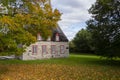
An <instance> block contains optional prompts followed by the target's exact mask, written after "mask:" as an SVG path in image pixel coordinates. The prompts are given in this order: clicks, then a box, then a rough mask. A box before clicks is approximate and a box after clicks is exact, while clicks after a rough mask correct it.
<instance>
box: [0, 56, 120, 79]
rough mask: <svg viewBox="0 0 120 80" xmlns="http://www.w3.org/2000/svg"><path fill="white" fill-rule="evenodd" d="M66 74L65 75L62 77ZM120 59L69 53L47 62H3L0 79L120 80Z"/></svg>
mask: <svg viewBox="0 0 120 80" xmlns="http://www.w3.org/2000/svg"><path fill="white" fill-rule="evenodd" d="M63 74H64V75H63ZM119 75H120V59H118V60H116V61H115V60H114V61H111V60H106V59H100V57H99V56H95V55H84V54H82V55H78V54H70V56H69V57H68V58H55V59H45V60H29V61H22V60H0V80H8V79H9V80H16V78H17V80H120V76H119Z"/></svg>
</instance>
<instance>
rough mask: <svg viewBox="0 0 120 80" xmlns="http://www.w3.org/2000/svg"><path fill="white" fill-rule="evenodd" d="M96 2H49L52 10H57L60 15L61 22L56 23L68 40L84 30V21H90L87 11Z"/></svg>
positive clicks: (81, 0) (64, 0)
mask: <svg viewBox="0 0 120 80" xmlns="http://www.w3.org/2000/svg"><path fill="white" fill-rule="evenodd" d="M95 1H96V0H51V4H52V7H53V9H55V8H57V9H58V10H59V11H60V12H61V13H62V16H61V21H59V22H58V24H59V25H60V27H61V29H62V30H63V32H64V33H65V35H66V36H67V38H68V39H69V40H72V39H73V38H74V37H75V35H76V33H77V32H78V31H79V30H81V29H82V28H86V23H85V22H86V21H87V20H89V19H90V16H91V15H90V14H89V13H88V9H89V8H90V7H91V5H92V4H94V2H95Z"/></svg>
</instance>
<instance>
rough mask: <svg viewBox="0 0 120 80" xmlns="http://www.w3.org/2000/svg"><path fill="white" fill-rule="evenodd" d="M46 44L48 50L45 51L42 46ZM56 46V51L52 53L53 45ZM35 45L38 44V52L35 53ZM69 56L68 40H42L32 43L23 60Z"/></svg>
mask: <svg viewBox="0 0 120 80" xmlns="http://www.w3.org/2000/svg"><path fill="white" fill-rule="evenodd" d="M45 45H46V52H45V53H43V50H42V46H45ZM52 45H53V46H55V48H56V49H55V51H54V53H52V48H51V46H52ZM33 46H37V53H33ZM68 56H69V44H68V42H46V41H40V42H36V43H34V44H31V45H30V46H29V47H27V49H26V52H24V53H23V55H22V57H21V59H22V60H35V59H46V58H60V57H68Z"/></svg>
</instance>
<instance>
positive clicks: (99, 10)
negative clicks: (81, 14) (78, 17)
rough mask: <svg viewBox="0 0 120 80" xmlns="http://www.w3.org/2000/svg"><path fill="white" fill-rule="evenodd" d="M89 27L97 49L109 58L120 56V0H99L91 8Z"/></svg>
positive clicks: (98, 52) (100, 53) (97, 51)
mask: <svg viewBox="0 0 120 80" xmlns="http://www.w3.org/2000/svg"><path fill="white" fill-rule="evenodd" d="M89 13H91V14H92V19H91V20H89V21H87V25H88V27H87V29H88V31H89V32H90V33H91V34H92V39H93V42H94V47H95V51H96V53H97V54H98V55H101V56H105V57H108V58H112V57H120V0H97V1H96V2H95V4H93V5H92V7H91V8H90V9H89Z"/></svg>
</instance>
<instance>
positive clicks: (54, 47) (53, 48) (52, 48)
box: [51, 45, 56, 54]
mask: <svg viewBox="0 0 120 80" xmlns="http://www.w3.org/2000/svg"><path fill="white" fill-rule="evenodd" d="M51 53H52V54H55V53H56V46H55V45H51Z"/></svg>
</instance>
